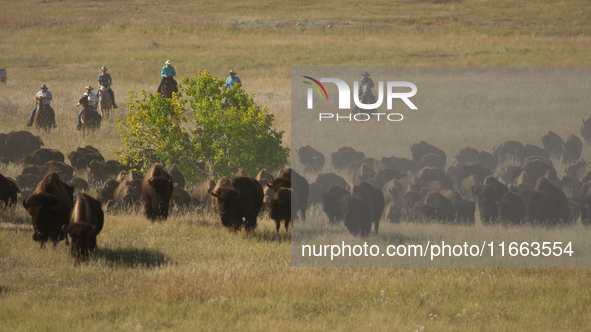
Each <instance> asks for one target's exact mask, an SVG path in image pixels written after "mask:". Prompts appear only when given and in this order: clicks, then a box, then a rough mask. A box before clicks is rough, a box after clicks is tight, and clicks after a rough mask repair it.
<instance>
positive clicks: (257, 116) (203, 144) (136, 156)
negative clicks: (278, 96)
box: [116, 71, 289, 183]
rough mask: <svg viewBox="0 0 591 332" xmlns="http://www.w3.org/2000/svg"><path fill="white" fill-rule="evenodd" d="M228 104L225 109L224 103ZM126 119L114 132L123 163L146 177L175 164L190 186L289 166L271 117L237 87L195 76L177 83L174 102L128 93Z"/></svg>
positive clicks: (280, 134)
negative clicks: (239, 173) (156, 165)
mask: <svg viewBox="0 0 591 332" xmlns="http://www.w3.org/2000/svg"><path fill="white" fill-rule="evenodd" d="M226 98H227V99H229V100H230V101H231V102H229V103H226V104H224V102H223V101H224V99H226ZM129 99H130V102H128V106H129V110H130V111H129V113H128V116H127V118H126V120H125V121H119V124H118V128H119V134H120V136H121V140H122V148H121V150H120V151H117V152H116V156H117V158H118V159H119V161H120V162H121V163H123V164H124V165H127V166H131V167H133V168H136V169H140V170H142V171H146V170H147V169H148V168H149V167H150V166H152V164H154V162H156V161H160V162H161V163H163V164H167V165H171V164H173V163H175V164H176V165H177V168H179V170H180V171H181V172H183V174H184V175H185V177H186V178H187V180H188V181H189V183H193V182H195V181H197V180H204V179H206V178H212V179H218V178H219V177H221V176H227V177H232V176H233V175H234V174H235V173H236V172H237V171H238V170H239V169H240V168H243V169H244V170H245V171H246V173H247V174H256V173H257V172H258V171H259V170H260V169H261V168H263V167H266V168H268V169H278V168H280V167H282V166H284V165H285V164H286V163H287V158H288V156H289V148H286V147H283V146H282V144H281V139H282V137H283V132H277V131H276V130H274V129H273V128H272V124H273V115H272V114H269V113H268V112H267V109H266V107H262V108H261V107H260V106H258V105H257V104H256V103H255V102H254V95H248V94H246V92H245V91H244V90H242V88H241V87H240V85H239V84H235V85H234V87H233V88H231V89H225V88H224V81H223V80H220V79H218V78H216V77H213V76H211V74H210V73H208V72H207V71H203V72H201V71H199V73H198V75H197V76H194V77H190V78H185V77H183V78H182V79H181V83H180V84H179V92H178V93H176V94H174V95H173V97H172V98H164V97H162V96H161V95H160V94H156V95H153V94H151V93H149V92H146V91H143V90H142V91H141V93H140V94H139V96H136V95H135V93H134V92H133V91H130V97H129Z"/></svg>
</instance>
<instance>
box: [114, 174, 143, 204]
mask: <svg viewBox="0 0 591 332" xmlns="http://www.w3.org/2000/svg"><path fill="white" fill-rule="evenodd" d="M140 198H141V192H140V189H139V187H138V186H137V185H136V184H135V183H133V182H132V181H130V180H129V179H124V180H123V181H121V183H119V186H117V189H115V192H114V193H113V200H114V201H115V204H116V205H117V206H118V207H119V208H129V207H131V206H132V205H133V204H134V203H135V202H136V201H137V200H139V199H140Z"/></svg>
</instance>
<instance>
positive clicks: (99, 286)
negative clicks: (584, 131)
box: [0, 0, 591, 331]
mask: <svg viewBox="0 0 591 332" xmlns="http://www.w3.org/2000/svg"><path fill="white" fill-rule="evenodd" d="M590 7H591V3H589V2H588V1H583V0H575V1H533V0H528V1H494V0H478V1H469V0H464V1H453V0H452V1H447V0H421V1H382V0H379V1H364V2H360V1H334V0H330V1H324V2H318V1H296V2H291V3H288V2H279V1H271V0H268V1H252V0H248V1H187V0H179V1H169V2H162V1H116V0H106V1H100V2H81V1H74V0H64V1H57V0H46V1H43V0H35V1H28V0H26V1H20V2H14V1H8V0H0V41H1V42H0V68H4V69H6V70H7V73H8V82H7V84H0V132H9V131H12V130H25V129H27V127H25V123H26V121H27V119H28V116H29V114H30V111H31V109H32V108H33V106H34V105H33V96H34V94H35V93H36V92H37V91H38V90H39V86H40V85H41V84H43V83H45V84H47V85H48V86H49V88H50V91H51V92H52V93H53V95H54V102H53V104H52V105H53V107H54V109H55V110H56V112H57V121H58V124H59V128H58V129H57V131H55V132H53V133H52V134H51V135H45V134H41V136H42V138H43V140H44V142H45V144H46V147H49V148H57V149H60V150H61V151H62V152H64V153H67V152H69V151H71V150H73V149H75V148H76V147H78V146H85V145H87V144H91V145H93V146H96V147H98V148H99V149H100V150H101V152H102V153H103V155H104V156H105V157H106V158H112V157H113V156H114V155H113V151H114V150H115V149H118V148H119V146H120V141H119V137H118V133H117V130H116V124H115V120H114V119H111V120H109V121H108V122H107V123H106V124H105V125H104V126H103V128H102V129H101V131H100V132H99V133H97V134H96V135H94V136H87V137H86V138H82V137H81V135H80V133H78V132H76V131H75V129H74V127H75V124H76V120H75V117H76V115H77V113H78V109H74V108H73V107H72V106H74V105H75V104H76V102H77V99H78V96H79V95H81V94H82V93H83V92H84V86H85V85H88V84H91V85H93V86H96V78H97V75H98V74H99V71H100V67H101V66H103V65H104V66H106V67H108V68H109V71H108V72H109V73H110V74H111V75H112V77H113V89H114V90H115V92H116V95H117V99H118V103H119V105H121V106H122V107H120V109H119V116H124V115H125V113H126V107H125V105H124V104H125V100H126V98H127V96H128V91H129V90H135V91H139V90H140V89H145V90H149V91H152V92H155V91H156V88H157V86H158V83H159V73H160V69H161V68H162V66H163V65H164V61H166V60H167V59H170V60H171V61H172V62H173V65H174V66H175V68H176V70H177V74H178V75H179V76H192V75H194V74H195V73H196V70H197V69H206V70H209V71H210V72H212V73H213V74H214V75H215V76H218V77H224V78H225V77H226V76H227V72H228V71H229V70H230V69H232V68H233V69H234V70H236V71H237V72H238V76H239V77H240V78H241V80H242V82H243V83H244V88H245V89H246V91H248V92H249V93H254V94H255V95H256V100H257V101H258V102H259V103H260V104H261V105H265V106H268V107H269V109H270V112H272V113H273V114H275V116H276V122H275V127H276V128H277V129H278V130H282V131H285V132H286V134H287V135H286V137H287V139H286V140H285V142H284V144H286V145H289V144H290V139H289V137H290V134H291V127H290V97H291V96H290V94H291V92H290V67H291V66H303V65H323V66H325V65H331V66H337V65H347V66H376V65H380V66H400V65H403V66H418V65H426V66H481V65H486V66H512V65H543V66H546V65H558V66H575V65H576V66H581V65H582V66H585V65H588V64H589V59H591V47H590V46H591V30H590V26H591V24H589V23H591V22H590V18H589V15H588V13H589V12H590V10H591V8H590ZM584 115H585V114H581V115H576V116H574V115H573V116H570V117H569V118H582V117H583V116H584ZM577 125H578V124H577ZM540 130H546V131H547V128H545V127H544V128H540ZM573 130H575V131H576V128H575V129H573ZM33 132H35V131H34V130H33ZM532 132H534V130H532ZM504 139H505V134H502V133H499V135H498V137H491V140H494V141H495V142H501V141H503V140H504ZM535 140H537V138H535V139H533V141H535ZM432 143H433V144H436V145H442V146H447V145H449V144H450V143H449V142H447V141H446V138H445V137H442V138H440V141H439V142H432ZM483 144H484V143H483ZM537 144H539V142H538V143H537ZM584 149H585V152H584V153H586V154H587V155H588V153H589V151H588V150H589V148H588V146H585V147H584ZM446 152H447V153H448V155H450V153H453V152H454V151H447V150H446ZM21 170H22V166H20V165H9V166H0V173H2V174H6V175H10V176H16V175H17V174H20V171H21ZM81 175H82V176H85V175H84V174H81ZM91 194H94V192H91ZM312 215H317V216H320V215H321V214H312ZM0 221H1V222H0V322H2V323H1V324H0V330H2V331H37V330H48V331H54V330H72V331H76V330H82V329H84V330H89V331H105V330H125V331H127V330H145V331H153V330H165V331H183V330H184V331H194V330H228V329H237V330H241V331H261V330H269V331H301V330H313V331H327V330H347V331H348V330H362V329H363V330H377V331H381V330H386V329H388V330H396V331H398V330H402V331H415V330H418V331H421V330H424V331H452V330H454V331H455V330H477V331H507V330H535V331H556V330H568V329H571V330H586V329H588V326H587V325H588V322H589V321H590V320H591V318H590V317H589V307H590V303H589V299H590V298H591V296H590V294H589V290H588V287H587V285H588V284H589V283H590V282H591V280H590V279H591V273H590V270H589V269H587V268H576V269H575V268H545V269H540V268H292V267H290V252H291V251H290V250H291V248H290V239H291V236H290V234H289V233H288V234H287V235H285V233H283V231H282V233H281V234H279V235H275V231H274V225H273V224H272V222H271V221H270V220H269V219H266V218H265V219H263V220H262V221H260V224H259V228H258V229H257V231H256V232H255V234H254V235H246V234H242V233H240V234H230V233H228V232H227V231H226V230H225V229H223V227H222V226H221V225H220V223H219V221H218V219H217V217H216V216H211V215H203V214H200V213H197V212H191V213H188V214H174V215H173V216H172V217H171V218H170V219H169V220H167V221H166V222H163V223H156V224H152V223H150V222H149V221H148V220H147V219H145V218H144V217H143V216H142V215H141V214H135V213H123V214H116V215H107V217H106V221H105V227H104V230H103V232H102V233H101V235H99V238H98V241H99V247H100V250H99V251H98V253H97V255H96V257H94V258H92V259H91V260H90V261H89V262H87V263H83V264H82V265H81V266H79V267H75V266H74V264H73V259H72V258H71V257H70V256H69V254H68V252H67V250H66V248H65V246H64V244H63V243H60V244H59V245H58V246H57V247H56V248H52V247H51V245H50V246H49V247H47V248H45V249H42V250H40V249H39V247H38V245H37V244H35V243H33V241H32V240H31V236H32V230H31V228H30V226H28V225H27V221H28V215H27V213H26V212H25V211H24V210H23V209H22V207H19V208H17V210H16V211H8V212H0ZM577 231H580V232H585V231H587V230H586V229H584V228H580V229H579V228H577Z"/></svg>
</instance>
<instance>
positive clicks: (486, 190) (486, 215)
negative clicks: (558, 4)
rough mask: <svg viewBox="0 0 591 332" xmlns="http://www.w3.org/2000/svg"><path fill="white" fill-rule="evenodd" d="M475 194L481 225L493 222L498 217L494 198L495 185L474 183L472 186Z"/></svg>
mask: <svg viewBox="0 0 591 332" xmlns="http://www.w3.org/2000/svg"><path fill="white" fill-rule="evenodd" d="M472 192H473V193H474V195H475V196H476V204H477V205H478V211H479V212H480V220H481V221H482V224H483V225H485V226H486V225H491V224H493V223H494V222H495V221H496V220H497V218H498V217H499V210H498V208H497V202H496V200H495V194H496V190H495V187H493V186H491V185H486V184H476V185H474V186H473V187H472Z"/></svg>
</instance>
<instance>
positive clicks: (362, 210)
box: [339, 182, 385, 236]
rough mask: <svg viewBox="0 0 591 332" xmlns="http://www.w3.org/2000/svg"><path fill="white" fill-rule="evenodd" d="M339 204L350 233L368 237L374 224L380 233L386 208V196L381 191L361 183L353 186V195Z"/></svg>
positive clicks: (346, 196) (343, 198) (344, 198)
mask: <svg viewBox="0 0 591 332" xmlns="http://www.w3.org/2000/svg"><path fill="white" fill-rule="evenodd" d="M339 203H340V206H341V210H342V211H343V217H344V220H345V227H347V229H348V230H349V233H351V234H352V235H355V236H356V235H361V236H367V235H369V232H370V230H371V224H372V223H373V224H374V230H375V232H376V234H377V233H378V230H379V228H380V219H381V218H382V213H383V212H384V207H385V202H384V194H383V193H382V191H381V190H380V189H378V188H376V187H374V186H373V185H371V184H369V183H367V182H360V183H359V184H356V185H355V186H353V191H352V192H351V195H345V196H343V197H342V198H341V199H340V201H339Z"/></svg>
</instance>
